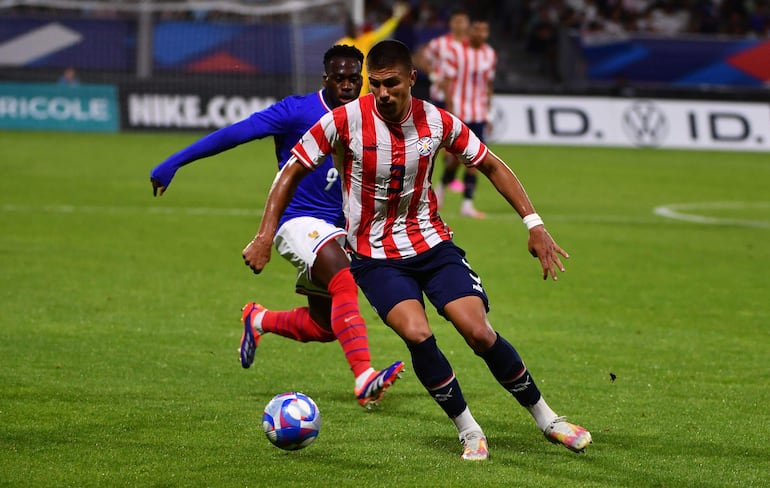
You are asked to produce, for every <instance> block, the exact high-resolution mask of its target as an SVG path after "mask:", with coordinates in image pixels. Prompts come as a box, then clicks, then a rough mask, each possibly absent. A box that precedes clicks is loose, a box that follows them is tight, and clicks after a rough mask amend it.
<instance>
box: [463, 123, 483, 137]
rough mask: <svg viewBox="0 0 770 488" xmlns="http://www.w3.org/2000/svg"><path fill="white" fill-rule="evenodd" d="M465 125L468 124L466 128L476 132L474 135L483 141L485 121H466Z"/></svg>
mask: <svg viewBox="0 0 770 488" xmlns="http://www.w3.org/2000/svg"><path fill="white" fill-rule="evenodd" d="M465 125H467V126H468V128H469V129H470V130H471V132H473V133H474V134H476V136H477V137H478V138H479V139H480V140H481V142H484V139H485V137H484V132H486V130H487V123H486V122H467V123H466V124H465Z"/></svg>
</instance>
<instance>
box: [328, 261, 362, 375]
mask: <svg viewBox="0 0 770 488" xmlns="http://www.w3.org/2000/svg"><path fill="white" fill-rule="evenodd" d="M328 290H329V293H330V294H331V296H332V316H331V320H332V330H333V331H334V335H335V336H336V337H337V340H338V341H339V343H340V345H341V346H342V350H343V352H344V353H345V359H346V360H347V361H348V364H350V369H351V370H352V371H353V375H354V376H355V377H359V376H361V375H362V374H364V373H365V372H367V370H369V368H370V367H371V354H370V352H369V337H368V336H367V331H366V323H365V322H364V319H363V317H361V311H360V309H359V307H358V288H357V287H356V282H355V280H354V279H353V275H352V274H350V269H349V268H344V269H342V270H341V271H339V272H338V273H337V274H336V275H334V277H333V278H332V279H331V281H329V287H328Z"/></svg>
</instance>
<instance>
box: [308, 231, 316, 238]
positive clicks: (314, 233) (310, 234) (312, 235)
mask: <svg viewBox="0 0 770 488" xmlns="http://www.w3.org/2000/svg"><path fill="white" fill-rule="evenodd" d="M307 236H308V237H309V238H311V239H315V238H317V237H318V236H319V234H318V231H317V230H314V231H313V232H310V233H308V235H307Z"/></svg>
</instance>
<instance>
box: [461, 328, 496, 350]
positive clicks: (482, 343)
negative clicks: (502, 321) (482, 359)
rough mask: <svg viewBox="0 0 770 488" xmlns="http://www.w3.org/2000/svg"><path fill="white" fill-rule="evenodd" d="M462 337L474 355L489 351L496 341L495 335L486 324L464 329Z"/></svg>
mask: <svg viewBox="0 0 770 488" xmlns="http://www.w3.org/2000/svg"><path fill="white" fill-rule="evenodd" d="M461 332H462V331H461ZM462 335H463V338H464V339H465V342H466V343H467V344H468V346H470V348H471V349H473V351H474V352H476V353H481V352H484V351H487V350H489V348H490V347H492V345H493V344H494V343H495V341H496V340H497V334H496V333H495V331H494V330H493V329H492V327H490V326H489V325H488V324H486V323H484V324H479V325H476V326H473V327H470V328H466V329H465V331H464V332H462Z"/></svg>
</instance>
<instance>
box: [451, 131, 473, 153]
mask: <svg viewBox="0 0 770 488" xmlns="http://www.w3.org/2000/svg"><path fill="white" fill-rule="evenodd" d="M470 131H471V130H470V129H469V128H468V126H467V125H465V124H462V125H461V126H460V134H459V135H458V136H457V138H456V139H455V140H454V142H453V143H452V146H451V147H450V149H451V151H450V152H454V153H455V154H459V153H460V152H462V150H463V149H465V147H466V146H468V138H469V137H470Z"/></svg>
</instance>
